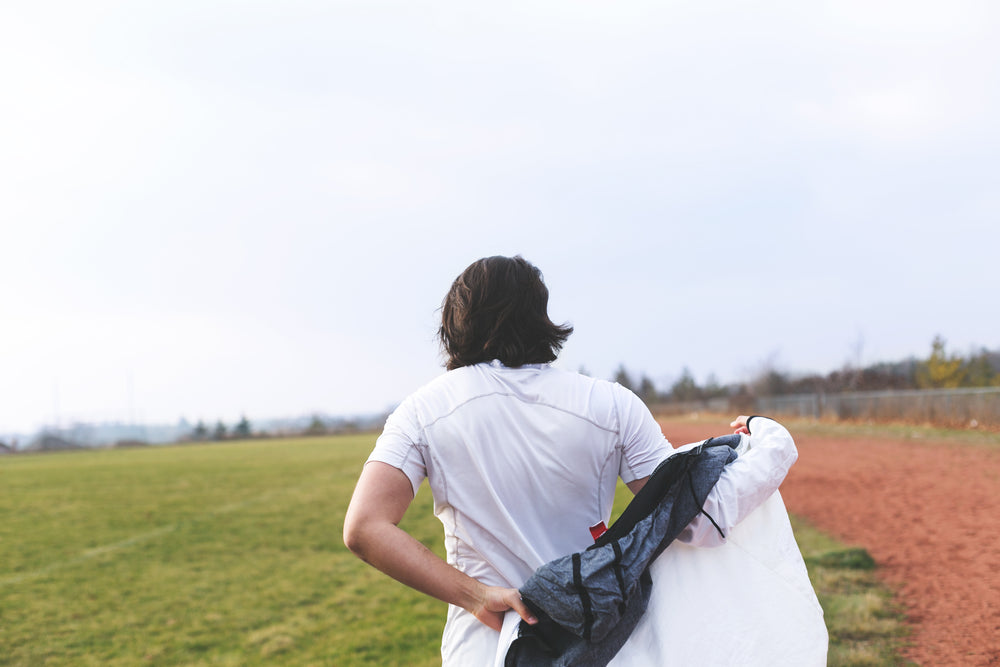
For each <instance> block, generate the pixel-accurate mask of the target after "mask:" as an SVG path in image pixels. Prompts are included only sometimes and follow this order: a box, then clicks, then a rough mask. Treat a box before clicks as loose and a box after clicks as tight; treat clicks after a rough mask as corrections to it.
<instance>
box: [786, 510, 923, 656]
mask: <svg viewBox="0 0 1000 667" xmlns="http://www.w3.org/2000/svg"><path fill="white" fill-rule="evenodd" d="M792 529H793V530H794V532H795V540H796V542H797V543H798V545H799V549H800V550H801V551H802V556H803V557H804V558H805V561H806V568H807V569H808V571H809V579H810V581H812V584H813V588H814V589H815V590H816V595H817V597H818V598H819V602H820V605H821V606H822V607H823V613H824V618H825V620H826V627H827V631H828V632H829V633H830V652H829V655H828V659H827V664H828V665H830V666H834V665H843V666H845V667H846V666H847V665H851V666H861V665H905V664H908V663H906V662H905V661H903V660H902V659H901V658H900V657H899V654H900V650H901V649H902V647H903V646H904V644H905V641H906V637H907V628H906V626H905V625H904V623H903V615H902V613H901V612H900V610H899V608H898V606H897V604H896V603H895V601H894V599H893V597H892V594H891V593H890V591H888V590H887V589H886V588H885V587H884V586H883V585H882V584H881V583H880V582H879V580H878V578H877V577H876V575H875V570H876V563H875V561H874V560H872V557H871V556H870V555H869V554H868V552H867V551H865V550H864V549H862V548H858V547H849V546H845V545H843V544H840V543H839V542H837V541H836V540H834V539H832V538H830V537H829V536H827V535H824V534H823V533H821V532H819V531H818V530H816V529H815V528H813V527H812V526H810V525H809V524H808V523H807V522H806V521H805V520H803V519H801V518H799V517H794V516H793V517H792Z"/></svg>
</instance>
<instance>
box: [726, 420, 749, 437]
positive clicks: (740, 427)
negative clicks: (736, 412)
mask: <svg viewBox="0 0 1000 667" xmlns="http://www.w3.org/2000/svg"><path fill="white" fill-rule="evenodd" d="M748 419H750V417H748V416H746V415H740V416H739V417H737V418H736V419H735V420H734V421H732V422H730V424H729V426H730V427H731V428H732V429H734V430H733V433H746V434H748V435H749V433H750V429H749V428H747V420H748Z"/></svg>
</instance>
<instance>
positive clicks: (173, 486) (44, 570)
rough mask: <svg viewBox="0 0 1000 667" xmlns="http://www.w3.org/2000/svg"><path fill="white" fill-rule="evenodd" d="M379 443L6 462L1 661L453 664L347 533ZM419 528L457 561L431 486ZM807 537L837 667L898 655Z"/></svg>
mask: <svg viewBox="0 0 1000 667" xmlns="http://www.w3.org/2000/svg"><path fill="white" fill-rule="evenodd" d="M373 440H374V437H373V436H371V435H360V436H345V437H336V438H334V437H324V438H308V439H296V440H261V441H245V442H232V443H226V444H205V445H183V446H172V447H148V448H138V449H120V450H98V451H79V452H65V453H54V454H44V455H24V456H8V457H4V458H2V459H0V665H25V666H28V665H30V666H34V665H142V664H149V665H178V664H183V665H255V664H268V665H273V664H281V665H366V664H367V665H434V664H439V663H440V659H439V658H438V645H439V639H440V631H441V627H442V626H443V621H444V611H445V608H444V605H443V604H442V603H439V602H436V601H434V600H430V599H428V598H425V597H424V596H422V595H420V594H417V593H415V592H412V591H410V590H408V589H406V588H405V587H403V586H401V585H398V584H396V583H395V582H393V581H391V580H389V579H388V578H386V577H384V576H383V575H381V574H379V573H378V572H375V571H374V570H372V569H371V568H370V567H368V566H366V565H364V564H363V563H361V562H360V561H358V560H357V559H356V558H354V557H353V556H352V555H351V554H349V553H348V552H347V551H346V549H345V548H344V546H343V543H342V541H341V526H342V524H343V518H344V510H345V507H346V505H347V501H348V499H349V497H350V493H351V491H352V490H353V486H354V482H355V480H356V478H357V475H358V472H359V471H360V467H361V464H362V462H363V461H364V459H365V457H366V456H367V454H368V452H369V451H370V449H371V446H372V444H373ZM626 501H627V499H626V498H625V497H624V495H621V496H620V498H619V504H618V508H619V511H620V508H621V507H622V506H623V505H624V503H625V502H626ZM403 527H404V528H406V529H407V530H408V531H410V532H411V533H412V534H413V535H415V536H416V537H417V538H418V539H420V540H421V541H422V542H424V543H425V544H427V545H428V546H429V547H431V548H432V549H433V550H435V551H436V552H437V553H439V554H441V553H442V548H441V547H442V545H441V527H440V524H439V523H438V522H437V520H436V519H435V518H434V517H433V515H432V514H431V501H430V496H429V493H428V492H427V489H426V486H424V487H423V489H422V491H421V493H420V494H418V496H417V499H416V500H415V501H414V505H413V507H412V508H411V510H410V511H409V512H408V513H407V516H406V518H405V519H404V521H403ZM796 535H797V536H798V538H799V539H800V542H801V543H802V545H803V553H804V554H805V555H806V556H807V561H808V562H809V563H810V571H811V574H812V575H813V576H814V582H816V583H817V586H818V589H819V592H820V599H821V602H822V603H823V604H824V608H826V609H827V622H828V625H829V626H830V627H831V636H832V638H833V639H834V645H833V647H832V649H831V664H844V665H847V664H893V663H894V662H895V661H896V660H895V658H894V657H893V650H894V647H895V645H896V642H898V641H899V640H898V638H899V632H900V629H899V628H900V626H899V624H898V616H897V615H896V614H895V612H894V611H893V608H892V605H891V600H890V599H889V598H888V596H887V594H885V593H884V592H882V591H880V590H879V589H878V587H877V585H876V582H875V581H874V578H873V575H872V573H871V569H870V564H869V563H868V562H867V561H865V560H864V558H863V557H860V556H858V554H857V552H850V551H848V552H846V553H845V551H844V549H845V547H843V546H842V545H837V544H836V543H834V542H832V541H830V540H828V539H827V538H825V537H824V536H822V535H820V534H818V533H816V532H815V531H813V530H812V529H810V528H809V527H808V526H805V525H802V524H797V526H796ZM852 553H853V554H854V556H851V555H850V554H852Z"/></svg>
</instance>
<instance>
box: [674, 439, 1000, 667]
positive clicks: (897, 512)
mask: <svg viewBox="0 0 1000 667" xmlns="http://www.w3.org/2000/svg"><path fill="white" fill-rule="evenodd" d="M663 427H664V432H665V433H666V435H667V438H669V439H670V441H671V443H673V444H674V446H678V445H681V444H684V443H687V442H693V441H695V440H699V439H702V438H704V437H706V433H705V427H706V423H705V422H701V423H684V422H678V421H664V423H663ZM720 427H722V428H723V430H721V431H720V432H719V434H721V433H726V432H727V431H726V430H724V429H725V424H724V423H722V422H720ZM792 435H793V437H795V443H796V445H797V446H798V449H799V460H798V462H797V463H796V464H795V465H794V466H793V467H792V470H791V472H790V473H789V474H788V478H787V479H786V480H785V482H784V483H783V484H782V486H781V494H782V496H783V497H784V499H785V505H786V506H787V507H788V511H789V512H791V513H793V514H797V515H799V516H801V517H804V518H806V519H807V520H809V521H810V522H811V523H812V524H813V525H815V526H816V527H817V528H819V529H820V530H822V531H824V532H826V533H828V534H830V535H832V536H834V537H836V538H838V539H840V540H841V541H843V542H845V543H848V544H853V545H860V546H863V547H864V548H866V549H867V550H868V552H869V553H870V554H871V555H872V557H873V558H874V559H875V561H876V562H877V563H878V565H879V569H878V573H879V575H880V576H881V577H882V579H883V580H884V581H885V582H887V583H888V585H889V586H890V587H891V588H892V589H893V590H895V591H897V593H898V600H899V602H900V603H901V604H902V605H903V608H904V611H905V613H906V616H907V619H908V622H909V625H910V627H911V629H912V634H911V636H910V638H909V640H910V646H909V647H908V649H907V650H906V652H905V656H904V657H905V658H907V659H909V660H912V661H914V662H916V663H917V664H920V665H926V666H930V665H934V666H937V665H962V666H966V665H1000V448H997V447H990V446H985V445H962V444H953V443H947V442H931V441H926V442H925V441H915V440H902V439H890V438H882V437H877V438H871V437H865V438H857V439H855V438H851V439H843V438H833V437H818V436H808V435H801V436H797V435H796V434H795V431H794V429H792Z"/></svg>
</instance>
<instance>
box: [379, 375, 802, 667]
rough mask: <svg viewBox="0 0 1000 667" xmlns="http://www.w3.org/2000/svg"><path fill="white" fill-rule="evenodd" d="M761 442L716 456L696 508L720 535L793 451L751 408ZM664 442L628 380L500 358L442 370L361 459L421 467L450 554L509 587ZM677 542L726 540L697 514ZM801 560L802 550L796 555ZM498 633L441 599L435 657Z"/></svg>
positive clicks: (650, 462)
mask: <svg viewBox="0 0 1000 667" xmlns="http://www.w3.org/2000/svg"><path fill="white" fill-rule="evenodd" d="M751 427H752V428H753V429H754V432H755V434H756V433H757V431H758V430H759V431H761V433H760V435H761V436H765V435H766V437H759V438H755V439H756V440H758V441H759V442H760V443H761V445H762V446H758V447H755V448H754V450H753V455H752V456H751V455H748V456H746V457H741V458H739V459H737V460H736V461H734V462H733V463H732V464H730V465H729V466H727V468H726V470H725V471H724V472H723V474H722V477H720V479H719V482H718V484H717V485H716V488H715V489H713V491H712V492H711V493H710V494H709V497H708V500H707V501H706V503H705V510H706V512H708V513H709V514H710V515H711V516H712V518H713V519H715V521H716V523H717V524H719V526H720V527H721V528H722V530H723V532H724V533H725V534H726V535H728V534H729V530H730V529H731V527H732V526H734V525H735V524H736V523H738V522H739V521H741V520H742V519H743V518H744V517H746V516H747V515H748V514H749V513H750V512H751V511H752V510H753V509H754V508H755V507H756V506H757V505H759V504H760V503H761V502H763V501H764V500H765V499H766V498H768V497H769V496H770V495H771V494H772V493H773V492H774V491H775V489H777V487H778V484H780V482H781V480H782V479H783V478H784V476H785V474H786V473H787V471H788V468H789V467H790V466H791V464H792V463H793V462H794V460H795V457H796V451H795V446H794V444H793V443H792V440H791V437H789V436H788V433H787V431H785V429H784V428H783V427H781V426H780V425H779V424H777V423H775V422H772V421H770V420H761V421H760V424H758V421H757V420H753V422H752V425H751ZM672 451H673V449H672V448H671V446H670V443H669V442H668V441H667V439H666V438H665V437H664V436H663V433H662V431H661V430H660V427H659V425H658V424H657V423H656V421H655V419H654V418H653V416H652V415H651V414H650V412H649V410H648V409H647V408H646V406H645V405H644V404H643V403H642V401H640V400H639V398H638V397H637V396H635V394H633V393H632V392H631V391H629V390H627V389H625V388H624V387H621V386H620V385H618V384H614V383H610V382H607V381H604V380H597V379H594V378H590V377H586V376H583V375H579V374H577V373H570V372H565V371H561V370H558V369H554V368H552V367H551V366H549V365H548V364H534V365H526V366H522V367H519V368H507V367H505V366H503V365H502V364H501V363H500V362H498V361H494V362H492V363H488V364H487V363H483V364H477V365H475V366H467V367H464V368H459V369H456V370H454V371H450V372H448V373H445V374H444V375H442V376H439V377H438V378H436V379H435V380H433V381H432V382H430V383H429V384H427V385H425V386H424V387H422V388H421V389H419V390H417V391H416V392H415V393H414V394H412V395H410V396H409V397H408V398H407V399H406V400H405V401H403V403H402V404H401V405H400V406H399V407H398V408H397V409H396V410H395V411H394V412H393V413H392V415H390V416H389V419H388V420H387V422H386V425H385V429H384V431H383V433H382V435H381V436H380V437H379V439H378V441H377V442H376V445H375V449H374V451H373V452H372V454H371V456H370V457H369V459H368V460H369V461H381V462H383V463H387V464H389V465H392V466H394V467H396V468H399V469H400V470H402V471H403V472H404V473H405V474H406V476H407V477H408V478H409V480H410V483H411V484H412V485H413V490H414V493H416V490H417V488H418V487H419V486H420V484H421V482H422V481H423V479H424V478H425V477H426V478H427V479H428V482H429V484H430V487H431V491H432V493H433V496H434V513H435V515H436V516H437V517H438V518H439V519H440V520H441V522H442V524H443V525H444V533H445V549H446V552H447V560H448V562H449V563H450V564H451V565H453V566H454V567H456V568H458V569H459V570H461V571H462V572H464V573H466V574H468V575H469V576H471V577H473V578H475V579H478V580H479V581H481V582H483V583H484V584H487V585H492V586H509V587H513V588H518V587H520V586H521V585H522V584H523V583H524V582H525V581H526V580H527V578H528V577H529V576H531V574H532V573H533V572H534V571H535V569H537V568H538V567H540V566H541V565H543V564H544V563H546V562H548V561H550V560H552V559H554V558H558V557H560V556H564V555H566V554H569V553H572V552H575V551H581V550H583V549H585V548H587V547H588V546H589V545H590V544H592V543H593V538H592V536H591V534H590V530H589V528H590V526H593V525H595V524H597V523H600V522H602V521H603V522H605V524H607V522H608V521H609V520H610V516H611V507H612V503H613V501H614V492H615V487H616V485H617V480H618V478H619V477H620V478H621V479H622V480H623V481H625V482H626V483H628V482H632V481H634V480H637V479H641V478H643V477H646V476H648V475H649V474H651V473H652V471H653V469H654V468H655V467H656V465H657V464H658V463H659V462H660V461H662V460H663V459H664V458H666V457H667V456H669V455H670V453H671V452H672ZM678 541H680V542H683V543H685V544H688V545H717V544H720V543H722V542H724V540H723V538H722V537H721V536H720V535H719V533H718V531H717V530H716V528H715V526H713V525H712V523H711V522H710V521H708V520H707V519H706V518H705V517H704V516H699V517H698V518H696V519H695V520H694V521H693V522H692V523H691V524H690V525H689V526H688V528H687V529H686V530H685V531H684V533H682V534H681V536H680V537H679V538H678ZM800 558H801V557H800ZM498 641H499V635H498V633H496V632H494V631H493V630H491V629H489V628H488V627H486V626H485V625H483V624H481V623H480V622H479V621H477V620H476V619H475V617H473V616H472V615H471V614H469V613H468V612H466V611H465V610H463V609H460V608H458V607H454V606H449V609H448V621H447V623H446V625H445V631H444V638H443V641H442V648H441V651H442V658H443V663H444V665H446V666H447V665H480V664H489V663H490V662H492V660H493V657H494V656H495V655H496V652H497V647H498Z"/></svg>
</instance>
